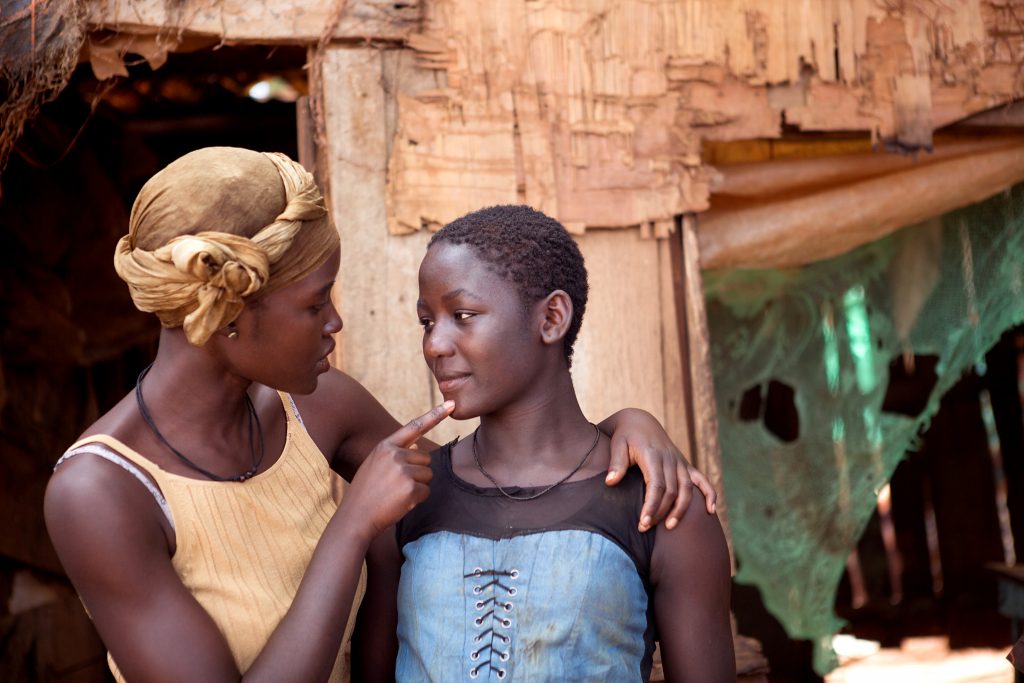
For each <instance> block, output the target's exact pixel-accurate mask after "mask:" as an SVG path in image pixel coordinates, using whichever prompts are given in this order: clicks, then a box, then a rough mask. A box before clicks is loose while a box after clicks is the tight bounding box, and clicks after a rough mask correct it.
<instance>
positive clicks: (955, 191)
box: [699, 142, 1024, 268]
mask: <svg viewBox="0 0 1024 683" xmlns="http://www.w3.org/2000/svg"><path fill="white" fill-rule="evenodd" d="M1021 181H1024V142H1022V143H1019V144H1016V145H1011V146H1004V147H999V148H997V149H993V150H990V151H986V152H982V153H979V154H972V155H967V156H962V157H955V158H952V159H948V160H945V161H940V162H937V163H933V164H928V165H926V166H922V167H920V168H911V169H907V170H903V171H899V172H896V173H891V174H888V175H884V176H881V177H877V178H869V179H867V180H862V181H859V182H855V183H851V184H847V185H839V186H833V187H830V188H829V189H827V190H823V191H820V192H815V193H813V194H809V195H806V196H798V197H792V198H787V199H782V200H779V201H769V202H763V203H760V204H758V205H757V206H753V207H749V208H740V209H736V210H730V211H715V210H714V209H712V210H711V211H709V212H707V214H705V215H704V216H702V217H701V222H700V231H699V237H700V253H701V266H702V267H704V268H786V267H791V266H798V265H802V264H805V263H811V262H814V261H820V260H824V259H827V258H831V257H833V256H838V255H839V254H843V253H846V252H847V251H850V250H851V249H854V248H856V247H858V246H860V245H862V244H866V243H868V242H872V241H874V240H877V239H880V238H882V237H884V236H885V235H888V234H889V233H891V232H894V231H895V230H898V229H899V228H902V227H904V226H906V225H912V224H914V223H919V222H921V221H923V220H925V219H928V218H931V217H933V216H937V215H941V214H943V213H947V212H949V211H952V210H954V209H958V208H961V207H964V206H968V205H970V204H974V203H976V202H979V201H981V200H983V199H986V198H988V197H990V196H992V195H993V194H995V193H997V192H999V191H1001V190H1004V189H1006V188H1008V187H1010V186H1011V185H1014V184H1016V183H1019V182H1021Z"/></svg>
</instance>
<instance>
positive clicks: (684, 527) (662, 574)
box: [651, 487, 730, 584]
mask: <svg viewBox="0 0 1024 683" xmlns="http://www.w3.org/2000/svg"><path fill="white" fill-rule="evenodd" d="M692 491H693V495H692V496H691V497H690V502H689V506H688V507H687V509H686V513H685V514H684V515H683V518H682V519H681V520H679V524H678V525H676V527H675V528H673V529H669V528H667V527H666V526H665V523H664V522H662V523H661V524H659V525H658V527H657V531H656V532H655V533H656V534H657V535H656V536H655V543H654V555H653V557H652V565H651V573H652V576H651V579H652V581H653V582H654V583H655V584H657V583H658V582H659V581H660V580H662V579H665V578H668V577H669V575H672V574H681V575H686V574H688V575H690V576H694V575H695V574H704V575H706V576H708V577H709V578H710V577H715V576H718V577H720V578H722V579H725V580H728V578H729V575H730V562H729V547H728V544H727V543H726V540H725V533H724V532H723V530H722V524H721V522H720V521H719V519H718V515H715V514H709V513H708V512H707V509H706V507H705V505H706V501H705V498H704V494H703V493H701V492H700V489H698V488H697V487H693V489H692Z"/></svg>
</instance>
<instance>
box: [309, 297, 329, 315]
mask: <svg viewBox="0 0 1024 683" xmlns="http://www.w3.org/2000/svg"><path fill="white" fill-rule="evenodd" d="M329 303H330V299H328V300H327V301H322V302H320V303H317V304H313V305H312V306H310V307H309V310H311V311H313V312H314V313H319V312H320V311H322V310H324V309H325V308H327V304H329Z"/></svg>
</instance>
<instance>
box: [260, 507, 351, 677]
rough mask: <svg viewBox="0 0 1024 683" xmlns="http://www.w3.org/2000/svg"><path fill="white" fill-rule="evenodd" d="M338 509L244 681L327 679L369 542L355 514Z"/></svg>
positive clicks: (333, 662)
mask: <svg viewBox="0 0 1024 683" xmlns="http://www.w3.org/2000/svg"><path fill="white" fill-rule="evenodd" d="M346 512H347V511H346V510H345V509H344V505H343V506H342V507H340V508H339V509H338V512H337V513H336V514H335V515H334V517H333V518H332V519H331V521H330V522H329V523H328V525H327V527H326V529H325V530H324V533H323V536H321V538H320V542H319V543H318V544H317V547H316V550H315V552H314V553H313V557H312V559H311V561H310V563H309V566H308V567H307V568H306V572H305V574H304V576H303V578H302V582H301V583H300V584H299V589H298V591H297V592H296V594H295V599H294V600H293V601H292V605H291V607H290V608H289V609H288V612H287V613H286V614H285V616H284V618H283V619H282V620H281V623H280V624H279V625H278V627H277V628H276V629H275V630H274V633H273V634H272V635H271V637H270V639H269V640H268V641H267V644H266V646H265V647H264V648H263V651H262V652H261V653H260V655H259V656H258V657H257V658H256V661H255V662H254V663H253V665H252V667H250V669H249V670H248V672H246V674H245V676H244V677H243V680H244V681H253V682H254V683H255V682H256V681H325V680H327V679H328V678H329V677H330V674H331V670H332V668H333V666H334V664H335V661H336V659H337V656H338V651H339V649H340V647H341V640H342V637H343V634H344V633H345V628H346V625H347V624H348V619H349V615H350V613H351V611H352V604H353V601H354V599H355V594H356V590H357V587H358V584H359V579H360V575H361V573H362V568H363V560H364V558H365V556H366V550H367V547H368V545H369V540H370V534H369V533H368V532H367V531H366V529H365V526H366V525H365V524H364V523H362V521H361V520H360V519H359V516H358V515H356V514H346Z"/></svg>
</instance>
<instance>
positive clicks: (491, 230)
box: [427, 204, 589, 366]
mask: <svg viewBox="0 0 1024 683" xmlns="http://www.w3.org/2000/svg"><path fill="white" fill-rule="evenodd" d="M444 243H447V244H464V245H466V246H468V247H470V248H471V249H472V250H473V251H474V253H475V254H476V255H477V257H479V258H480V259H481V260H483V261H484V262H485V263H486V264H487V265H488V266H490V267H491V269H492V270H493V271H494V272H495V273H497V274H498V275H499V276H501V277H503V278H505V279H506V280H507V281H508V282H510V283H511V284H512V285H513V286H515V288H516V289H517V290H518V291H519V296H520V298H521V299H522V301H523V305H524V310H525V309H526V308H527V307H529V306H531V305H533V304H535V303H537V302H538V301H540V300H542V299H543V298H544V297H546V296H547V295H548V294H550V293H551V292H553V291H555V290H556V289H561V290H563V291H564V292H565V293H566V294H568V295H569V299H570V300H571V301H572V321H571V322H570V324H569V331H568V332H567V333H566V335H565V339H564V340H563V349H564V353H565V360H566V362H567V363H568V364H569V365H570V366H571V365H572V351H573V345H574V344H575V343H576V337H577V336H578V335H579V332H580V327H581V326H582V324H583V312H584V311H585V310H586V307H587V292H588V290H589V287H588V285H587V269H586V266H584V264H583V254H581V253H580V249H579V247H578V246H577V245H576V242H575V240H573V238H572V236H570V235H569V233H568V232H567V231H566V229H565V227H564V226H563V225H562V224H561V223H559V222H558V221H556V220H555V219H554V218H551V217H550V216H547V215H545V214H543V213H541V212H540V211H537V210H535V209H532V208H530V207H529V206H517V205H509V204H506V205H501V206H491V207H488V208H485V209H480V210H478V211H474V212H472V213H468V214H466V215H465V216H463V217H462V218H457V219H455V220H454V221H452V222H451V223H449V224H448V225H446V226H444V227H443V228H441V229H440V230H439V231H438V232H436V233H435V234H434V236H433V237H432V238H431V240H430V244H428V245H427V249H430V248H431V247H433V246H434V245H435V244H444Z"/></svg>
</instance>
